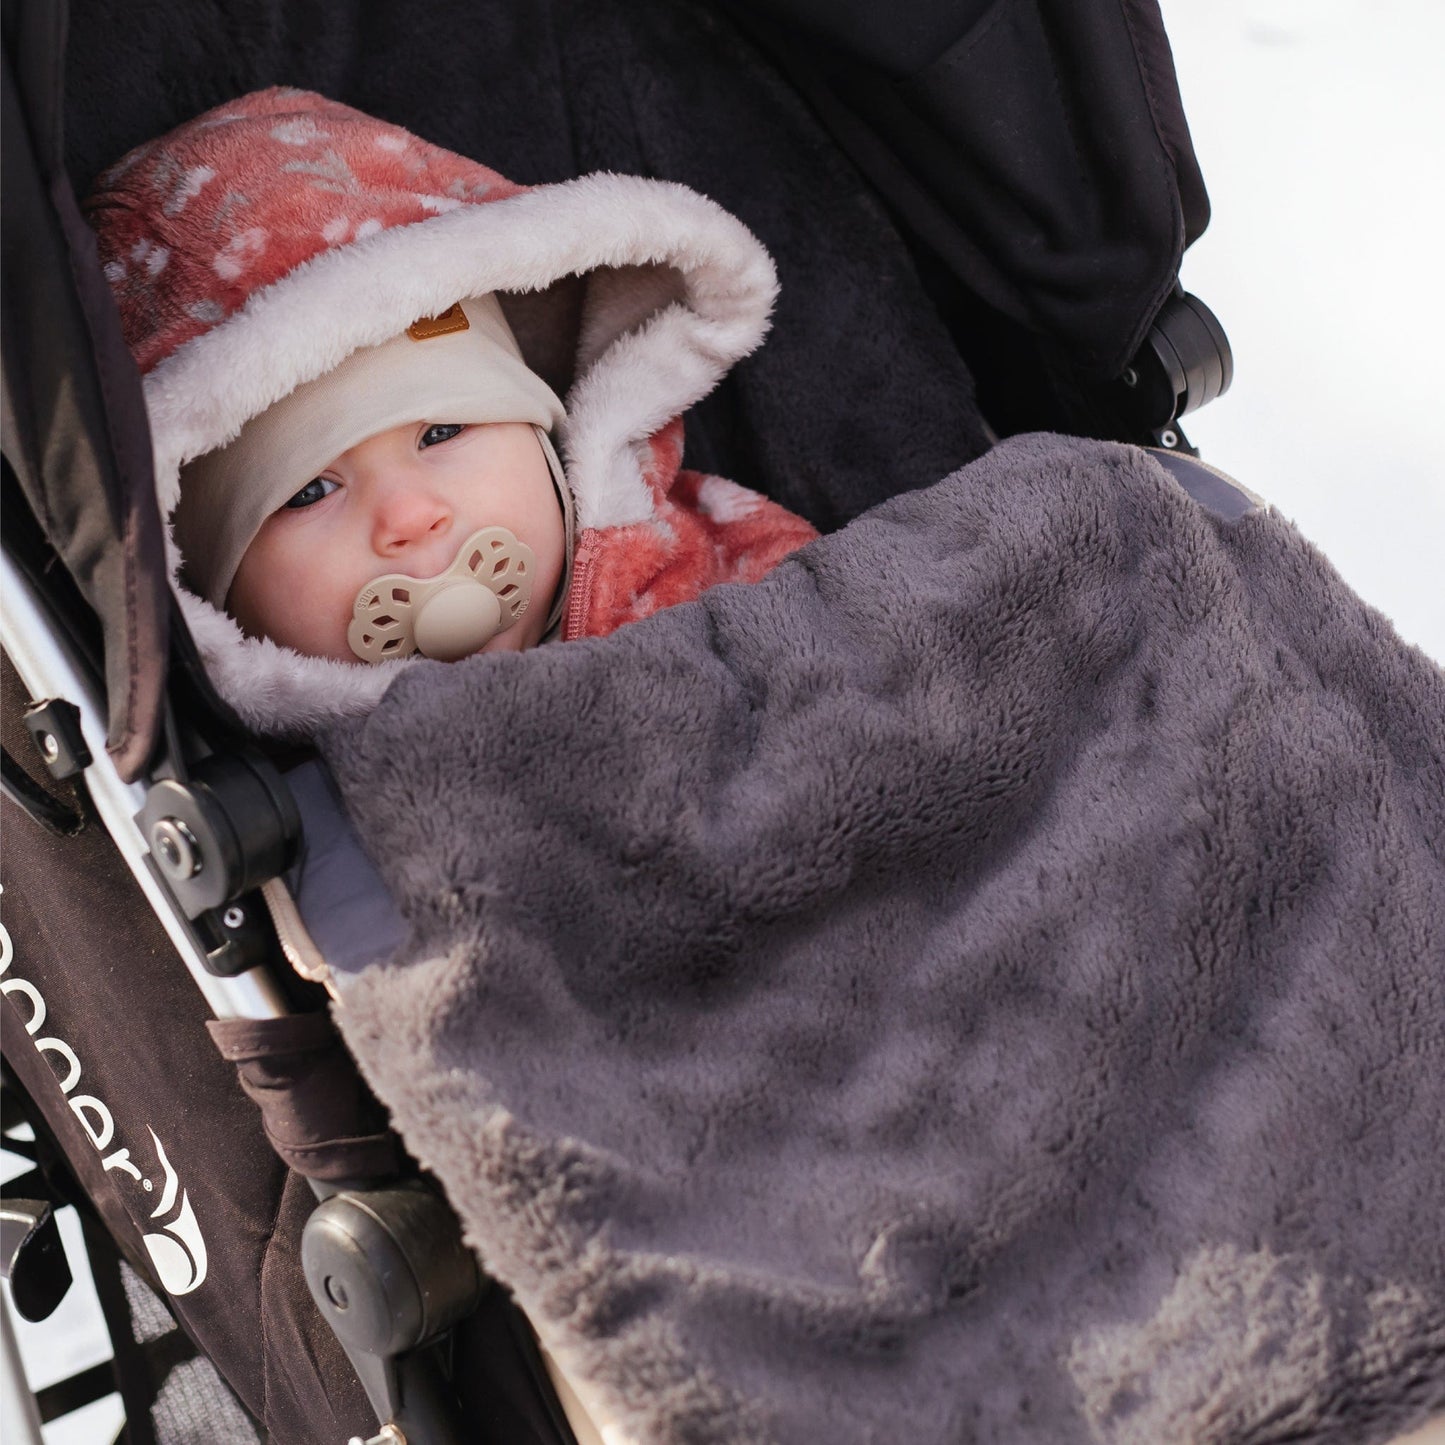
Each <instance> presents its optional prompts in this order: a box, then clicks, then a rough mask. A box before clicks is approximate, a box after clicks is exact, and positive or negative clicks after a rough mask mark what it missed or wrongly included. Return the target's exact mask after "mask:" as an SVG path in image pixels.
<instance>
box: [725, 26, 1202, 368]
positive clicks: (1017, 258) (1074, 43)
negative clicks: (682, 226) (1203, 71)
mask: <svg viewBox="0 0 1445 1445" xmlns="http://www.w3.org/2000/svg"><path fill="white" fill-rule="evenodd" d="M730 3H731V4H733V5H734V6H735V7H736V8H737V9H738V11H739V13H741V14H743V15H745V16H747V17H749V18H750V19H751V20H752V22H753V23H754V25H755V26H757V27H758V31H759V34H760V35H761V36H762V37H763V38H764V40H765V41H766V43H768V45H769V46H770V48H772V49H773V50H774V51H775V52H776V53H777V54H779V55H780V56H781V57H782V58H783V61H784V63H785V64H786V66H787V67H788V70H789V73H790V74H791V75H792V77H793V79H794V80H795V82H796V83H797V84H798V86H799V88H800V89H801V90H802V91H803V92H804V93H805V94H806V95H807V96H808V97H809V99H810V100H811V101H812V103H813V104H814V105H815V106H816V108H817V110H818V112H819V114H820V115H821V116H822V117H823V119H824V120H825V121H826V122H827V124H828V126H829V128H830V129H831V131H832V132H833V134H834V136H835V137H836V138H837V139H838V141H839V143H840V145H842V147H843V148H844V149H845V150H846V151H847V152H848V154H849V155H850V156H852V157H853V159H854V160H855V161H856V162H857V163H858V165H859V167H860V168H861V169H862V171H863V173H864V174H865V175H866V176H867V178H868V180H869V181H870V182H871V184H872V185H874V186H875V187H876V188H877V190H878V192H879V193H880V194H881V195H882V196H883V197H884V198H885V199H886V200H887V201H888V202H889V204H890V205H891V206H893V207H894V208H896V210H897V211H898V213H899V214H900V216H901V217H902V218H903V220H904V222H905V223H906V225H907V226H908V228H909V229H910V230H911V231H913V232H914V233H915V234H916V235H917V236H918V238H919V239H920V240H921V241H922V242H923V243H924V244H926V245H927V246H928V247H929V248H930V249H931V250H933V251H934V252H935V253H936V254H937V255H938V256H939V257H940V258H941V259H942V261H943V262H944V263H945V264H946V265H947V266H948V267H949V268H950V269H951V271H952V272H953V273H954V274H955V275H956V276H957V278H958V279H959V280H960V281H961V282H962V283H963V284H964V285H965V286H966V287H967V288H968V289H969V290H970V291H971V292H972V293H973V294H974V295H975V296H977V297H978V298H980V299H982V300H983V301H985V302H986V303H988V305H990V306H992V307H994V308H995V309H997V310H998V311H1000V312H1001V313H1002V314H1003V315H1004V316H1006V317H1009V318H1011V319H1012V320H1014V321H1016V322H1020V323H1023V324H1025V325H1027V326H1028V327H1030V328H1031V329H1032V330H1034V331H1035V332H1037V333H1039V334H1040V335H1042V336H1045V337H1047V338H1049V339H1050V340H1051V341H1053V342H1055V343H1057V344H1058V345H1060V346H1061V347H1062V348H1063V349H1064V351H1065V352H1066V353H1067V354H1068V355H1069V357H1070V359H1071V360H1072V362H1073V364H1075V365H1076V366H1078V367H1080V368H1082V369H1083V370H1084V371H1086V372H1088V373H1090V374H1093V375H1096V376H1098V377H1100V378H1105V377H1109V376H1113V375H1116V374H1117V373H1118V371H1119V370H1120V369H1121V368H1122V366H1123V365H1124V363H1125V362H1126V361H1127V360H1128V359H1129V358H1130V357H1131V356H1133V354H1134V353H1135V351H1137V349H1138V347H1139V345H1140V343H1141V342H1142V340H1143V337H1144V335H1145V333H1146V331H1147V330H1148V326H1149V323H1150V321H1151V320H1152V319H1153V317H1154V315H1155V313H1156V312H1157V311H1158V309H1159V306H1160V304H1161V303H1162V301H1163V300H1164V298H1165V296H1166V295H1167V294H1168V292H1169V290H1170V289H1171V287H1172V286H1173V283H1174V279H1175V277H1176V276H1177V274H1178V269H1179V260H1180V257H1181V255H1182V253H1183V249H1184V246H1185V245H1186V244H1187V243H1188V241H1191V240H1193V239H1194V238H1195V237H1196V236H1197V235H1198V234H1199V233H1200V232H1201V231H1202V230H1203V229H1204V226H1205V224H1206V223H1207V220H1208V201H1207V198H1206V196H1205V193H1204V185H1203V180H1202V178H1201V176H1200V174H1199V168H1198V164H1197V162H1196V161H1195V158H1194V152H1193V148H1192V146H1191V144H1190V141H1189V133H1188V127H1187V126H1186V124H1185V121H1184V114H1183V108H1182V106H1181V104H1180V100H1179V92H1178V86H1177V83H1176V81H1175V77H1174V69H1173V61H1172V57H1171V55H1170V52H1169V45H1168V40H1167V39H1166V37H1165V35H1164V28H1163V23H1162V20H1161V19H1160V16H1159V12H1158V7H1157V5H1156V4H1155V3H1154V0H1084V3H1081V0H993V3H991V4H987V3H984V0H972V3H969V0H955V3H953V4H952V5H940V4H937V3H929V0H899V3H897V4H892V5H888V6H873V7H865V6H862V5H861V4H858V3H855V0H849V3H845V4H842V5H840V6H838V7H833V6H823V5H821V4H819V3H816V0H730ZM950 27H951V29H952V34H951V36H950V37H949V41H950V43H945V34H946V32H947V31H948V30H949V29H950Z"/></svg>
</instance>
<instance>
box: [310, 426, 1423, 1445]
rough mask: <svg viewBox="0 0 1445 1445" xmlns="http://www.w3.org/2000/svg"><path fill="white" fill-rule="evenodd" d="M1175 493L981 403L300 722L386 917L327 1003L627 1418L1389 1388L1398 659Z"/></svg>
mask: <svg viewBox="0 0 1445 1445" xmlns="http://www.w3.org/2000/svg"><path fill="white" fill-rule="evenodd" d="M1211 495H1212V496H1213V500H1214V506H1213V509H1211V507H1210V506H1208V505H1201V504H1200V502H1198V501H1196V500H1195V499H1194V497H1192V496H1191V495H1190V494H1189V493H1188V492H1187V491H1185V490H1182V489H1181V488H1180V487H1179V486H1177V485H1175V483H1174V482H1173V481H1172V480H1170V477H1169V475H1168V474H1166V472H1165V471H1164V470H1163V469H1162V468H1161V466H1160V465H1159V464H1158V463H1157V462H1156V461H1155V460H1154V459H1152V458H1151V457H1150V456H1149V455H1148V454H1147V453H1145V452H1142V451H1139V450H1137V449H1134V448H1128V447H1116V446H1109V445H1104V444H1100V443H1092V442H1082V441H1074V440H1068V439H1062V438H1057V437H1047V436H1035V437H1020V438H1013V439H1011V440H1010V441H1008V442H1005V443H1003V444H1002V445H1000V446H998V447H997V448H995V449H994V451H993V452H992V453H990V454H989V455H988V456H987V457H984V458H983V459H981V460H980V461H978V462H976V463H974V464H972V465H971V466H969V467H967V468H965V469H963V470H962V471H960V472H958V473H956V474H955V475H954V476H952V477H950V478H948V479H947V480H945V481H943V482H940V483H938V484H937V485H935V486H933V487H931V488H928V489H926V490H924V491H920V492H916V493H912V494H909V495H905V496H900V497H898V498H896V499H894V500H893V501H891V502H888V503H886V504H884V505H882V506H879V507H876V508H874V509H873V510H872V511H871V512H869V513H867V514H866V515H864V516H863V517H861V518H859V519H858V520H857V521H855V522H854V523H853V524H851V525H850V526H849V527H847V528H846V529H844V530H843V531H841V532H839V533H836V534H834V535H832V536H828V537H825V538H823V539H821V540H820V541H818V542H817V543H815V544H813V545H811V546H810V547H808V548H806V549H804V550H803V551H802V552H800V553H799V554H797V556H795V557H794V558H793V559H791V560H790V561H788V562H787V563H785V564H784V565H783V566H782V567H781V568H779V569H778V571H777V572H775V573H774V574H773V575H772V576H771V577H769V578H768V579H766V580H765V581H764V582H762V583H761V584H759V585H757V586H755V587H719V588H715V589H713V590H712V591H710V592H708V593H707V594H705V595H704V596H703V597H702V598H700V599H699V600H698V601H696V602H693V603H689V604H687V605H685V606H680V607H676V608H673V609H670V610H668V611H666V612H663V613H660V614H658V615H657V616H655V617H652V618H649V619H647V620H646V621H644V622H640V623H637V624H635V625H632V626H629V627H626V628H624V629H622V630H621V631H620V632H618V633H616V634H614V635H613V636H612V637H610V638H607V639H603V640H598V641H589V642H580V643H575V644H568V645H565V646H559V647H547V648H539V649H536V650H535V651H533V652H530V653H526V654H522V655H504V656H500V657H496V658H475V659H469V660H468V661H466V662H463V663H459V664H457V665H455V666H452V667H446V666H442V665H434V664H424V665H422V666H419V667H417V668H414V669H411V670H409V671H408V672H407V673H406V674H405V675H404V676H403V677H401V678H400V679H399V680H398V682H397V683H396V684H395V686H394V687H393V688H392V689H391V691H390V692H389V693H388V694H387V696H386V697H385V698H384V699H383V700H382V703H381V704H380V706H379V707H378V708H377V709H376V711H375V712H374V713H373V714H372V715H371V716H370V717H369V718H368V719H366V720H364V721H360V722H356V723H353V724H347V725H344V726H341V727H338V728H336V729H334V730H333V731H332V732H331V733H330V734H329V735H328V736H327V737H326V738H324V739H322V747H323V751H324V753H325V755H326V757H327V760H328V762H329V764H330V766H331V767H332V769H333V770H334V772H335V775H336V779H337V783H338V787H339V789H340V792H341V794H342V796H343V798H344V800H345V803H346V807H347V809H348V811H349V812H350V814H351V815H352V817H353V818H354V819H356V821H357V822H358V824H359V832H360V836H361V837H362V838H363V839H364V840H365V844H366V846H367V847H368V848H369V849H371V850H372V853H373V857H374V859H375V861H376V864H377V868H378V872H379V873H380V875H381V877H382V878H383V879H384V880H385V882H386V884H387V885H388V886H389V887H390V888H391V889H392V890H393V891H394V893H395V895H396V897H397V899H398V900H399V903H400V905H401V909H402V912H403V914H404V916H405V918H406V921H407V923H408V925H409V928H410V934H409V937H408V939H407V941H406V942H405V944H404V946H403V947H402V948H401V949H400V950H399V951H398V952H397V953H396V954H395V955H394V956H393V957H392V958H391V959H390V960H389V961H387V962H385V963H383V964H380V965H378V966H374V967H372V968H369V969H367V970H365V971H364V972H362V973H361V974H360V975H359V976H357V977H356V978H355V979H353V980H352V981H351V984H350V986H349V989H348V994H347V1006H346V1007H345V1008H344V1009H342V1010H340V1011H339V1016H338V1021H339V1024H340V1026H341V1029H342V1031H343V1033H344V1035H345V1036H346V1039H347V1041H348V1043H349V1045H350V1046H351V1048H352V1050H353V1051H354V1053H355V1054H356V1056H357V1058H358V1059H359V1061H360V1062H361V1064H362V1066H363V1070H364V1072H365V1073H366V1075H367V1077H368V1079H369V1080H370V1082H371V1084H372V1086H373V1088H374V1089H375V1091H376V1093H377V1095H378V1096H379V1097H380V1098H381V1099H382V1100H383V1101H384V1102H385V1103H386V1104H387V1105H388V1107H389V1108H390V1109H391V1110H392V1111H393V1115H394V1120H395V1123H396V1125H397V1127H398V1128H399V1129H400V1131H401V1133H402V1135H403V1137H404V1138H405V1140H406V1141H407V1144H408V1146H409V1147H410V1148H411V1149H412V1150H413V1151H414V1152H415V1153H416V1154H417V1156H418V1157H419V1159H420V1160H421V1161H422V1163H423V1164H424V1165H426V1166H427V1167H428V1168H430V1169H431V1170H433V1171H434V1172H435V1173H436V1175H437V1176H438V1178H439V1179H440V1180H441V1181H442V1183H443V1184H444V1186H445V1188H446V1190H447V1193H448V1196H449V1198H450V1199H451V1200H452V1202H453V1204H454V1205H455V1207H456V1208H457V1210H458V1212H459V1214H460V1215H461V1218H462V1220H463V1222H464V1224H465V1226H466V1229H467V1233H468V1238H469V1239H470V1240H471V1241H472V1242H473V1244H474V1245H475V1246H476V1247H477V1249H478V1250H479V1252H480V1254H481V1256H482V1258H483V1260H484V1262H485V1264H486V1266H487V1268H488V1269H489V1270H490V1271H491V1272H492V1273H493V1274H494V1275H496V1276H497V1277H498V1278H500V1279H501V1280H502V1281H503V1282H504V1283H505V1284H506V1285H507V1286H508V1287H509V1288H510V1289H511V1290H512V1291H513V1292H514V1293H515V1295H516V1297H517V1299H518V1301H519V1302H520V1303H521V1305H522V1306H523V1307H524V1308H525V1309H526V1311H527V1313H528V1314H529V1316H530V1317H531V1318H532V1320H533V1321H534V1323H535V1324H536V1325H537V1327H538V1329H539V1332H540V1333H541V1335H542V1337H543V1339H544V1341H546V1342H547V1344H548V1345H549V1347H551V1348H554V1349H555V1350H556V1351H557V1352H558V1354H559V1356H560V1358H561V1361H562V1363H563V1365H564V1367H565V1368H566V1369H567V1370H568V1371H569V1373H570V1374H572V1375H574V1376H575V1377H578V1378H581V1379H583V1380H585V1381H588V1382H590V1383H591V1385H592V1386H593V1388H594V1389H595V1390H597V1391H598V1392H600V1394H601V1396H602V1398H603V1399H604V1400H605V1401H606V1402H607V1404H608V1406H609V1407H610V1408H611V1409H613V1410H614V1411H615V1412H616V1413H617V1414H618V1415H619V1416H620V1418H621V1420H622V1422H623V1424H624V1425H625V1426H626V1427H627V1428H628V1429H630V1430H631V1431H633V1432H634V1433H635V1435H636V1437H637V1438H638V1439H639V1440H642V1441H646V1442H658V1445H660V1442H664V1441H677V1440H686V1441H688V1442H691V1445H698V1442H734V1441H744V1440H747V1441H753V1440H764V1439H765V1440H773V1441H778V1442H783V1445H813V1442H817V1441H821V1440H826V1441H829V1442H838V1445H853V1442H857V1445H863V1442H873V1441H884V1440H886V1441H908V1442H910V1445H912V1442H933V1441H937V1442H950V1445H951V1442H958V1441H966V1440H977V1441H989V1442H1001V1445H1007V1442H1024V1441H1032V1442H1037V1441H1048V1442H1050V1445H1071V1442H1090V1441H1092V1442H1100V1445H1132V1442H1136V1441H1137V1442H1142V1441H1146V1440H1147V1441H1151V1442H1152V1441H1158V1440H1171V1441H1172V1440H1191V1441H1229V1442H1233V1445H1263V1442H1266V1441H1277V1440H1280V1439H1282V1438H1288V1439H1290V1440H1294V1441H1309V1442H1315V1445H1324V1442H1344V1441H1350V1442H1353V1445H1369V1442H1377V1441H1384V1440H1387V1439H1389V1438H1390V1437H1391V1436H1392V1435H1395V1434H1398V1433H1399V1432H1401V1431H1403V1430H1405V1429H1407V1428H1409V1427H1410V1426H1412V1425H1413V1424H1415V1423H1417V1422H1418V1421H1420V1420H1421V1419H1423V1418H1424V1417H1425V1416H1426V1415H1428V1414H1429V1413H1430V1412H1431V1410H1432V1409H1434V1410H1438V1409H1440V1408H1441V1407H1442V1406H1445V1221H1442V1211H1441V1209H1440V1187H1439V1181H1440V1161H1441V1159H1442V1157H1445V676H1442V673H1441V671H1440V669H1439V668H1438V667H1437V666H1435V665H1434V664H1433V663H1432V662H1431V661H1429V659H1427V658H1426V657H1425V656H1424V655H1423V654H1421V653H1420V652H1419V651H1418V650H1416V649H1413V648H1410V647H1407V646H1406V645H1404V644H1403V643H1402V642H1401V641H1400V640H1399V639H1398V637H1397V636H1396V635H1395V634H1394V632H1393V631H1392V629H1391V628H1390V626H1389V624H1388V622H1387V621H1386V620H1385V619H1384V618H1382V617H1381V616H1380V615H1379V614H1378V613H1375V612H1373V611H1372V610H1371V609H1369V608H1368V607H1367V606H1365V605H1364V604H1363V603H1362V602H1360V600H1359V599H1358V598H1356V597H1355V596H1354V595H1353V594H1351V593H1350V591H1349V590H1348V588H1347V587H1346V586H1345V585H1344V584H1343V583H1342V582H1341V580H1340V579H1339V577H1338V576H1337V575H1336V574H1335V573H1334V572H1333V570H1332V569H1331V568H1330V566H1329V565H1328V563H1327V562H1325V561H1324V560H1323V559H1322V558H1321V557H1320V556H1319V555H1318V554H1317V553H1316V552H1314V550H1313V549H1312V548H1311V547H1310V546H1309V544H1308V543H1307V542H1305V541H1304V540H1303V539H1302V538H1301V537H1300V536H1299V534H1298V533H1297V532H1295V531H1294V530H1293V529H1292V528H1291V527H1290V526H1289V525H1288V524H1287V523H1286V522H1285V521H1284V520H1283V519H1281V518H1280V517H1278V516H1277V515H1275V514H1273V513H1271V512H1269V511H1266V510H1260V509H1250V510H1242V511H1240V512H1239V514H1238V516H1237V518H1236V519H1235V520H1227V517H1228V515H1229V512H1230V509H1231V506H1232V505H1234V504H1231V503H1230V502H1229V499H1228V497H1227V496H1225V495H1224V494H1222V493H1221V494H1211ZM1221 501H1222V503H1223V506H1220V505H1219V504H1220V503H1221Z"/></svg>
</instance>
